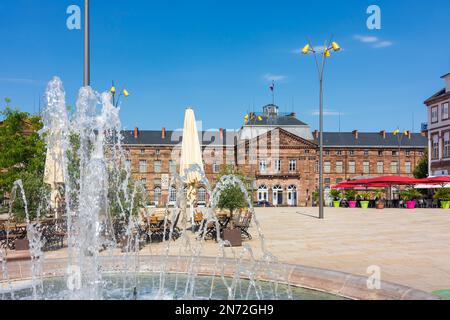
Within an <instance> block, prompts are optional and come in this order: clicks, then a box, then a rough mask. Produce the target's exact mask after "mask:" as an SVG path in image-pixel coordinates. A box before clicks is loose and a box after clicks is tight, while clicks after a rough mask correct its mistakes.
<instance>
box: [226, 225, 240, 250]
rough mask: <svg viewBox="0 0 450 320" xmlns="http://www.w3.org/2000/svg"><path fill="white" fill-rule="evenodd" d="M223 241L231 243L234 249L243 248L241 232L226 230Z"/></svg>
mask: <svg viewBox="0 0 450 320" xmlns="http://www.w3.org/2000/svg"><path fill="white" fill-rule="evenodd" d="M223 240H224V241H228V242H230V245H231V246H232V247H242V237H241V230H239V229H225V230H224V231H223Z"/></svg>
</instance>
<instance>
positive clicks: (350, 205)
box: [348, 201, 358, 209]
mask: <svg viewBox="0 0 450 320" xmlns="http://www.w3.org/2000/svg"><path fill="white" fill-rule="evenodd" d="M357 204H358V203H357V202H356V201H349V202H348V207H349V208H351V209H354V208H356V205H357Z"/></svg>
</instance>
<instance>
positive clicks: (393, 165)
mask: <svg viewBox="0 0 450 320" xmlns="http://www.w3.org/2000/svg"><path fill="white" fill-rule="evenodd" d="M391 173H398V162H397V161H392V162H391Z"/></svg>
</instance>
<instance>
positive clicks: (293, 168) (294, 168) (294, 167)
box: [289, 160, 297, 172]
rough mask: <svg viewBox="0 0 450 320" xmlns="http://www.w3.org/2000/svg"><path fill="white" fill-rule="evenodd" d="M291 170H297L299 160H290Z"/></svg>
mask: <svg viewBox="0 0 450 320" xmlns="http://www.w3.org/2000/svg"><path fill="white" fill-rule="evenodd" d="M289 171H290V172H295V171H297V160H289Z"/></svg>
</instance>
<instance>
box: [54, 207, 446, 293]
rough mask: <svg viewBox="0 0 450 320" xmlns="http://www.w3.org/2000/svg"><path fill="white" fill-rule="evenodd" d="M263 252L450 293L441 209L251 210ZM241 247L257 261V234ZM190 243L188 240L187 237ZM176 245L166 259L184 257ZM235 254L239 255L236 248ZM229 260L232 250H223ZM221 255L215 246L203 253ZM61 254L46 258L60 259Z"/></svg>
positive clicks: (156, 247) (158, 250)
mask: <svg viewBox="0 0 450 320" xmlns="http://www.w3.org/2000/svg"><path fill="white" fill-rule="evenodd" d="M256 213H257V217H258V220H259V221H260V223H261V227H262V230H263V232H264V235H265V238H266V243H267V248H268V250H269V251H270V252H272V253H273V254H274V255H276V256H277V258H278V259H279V260H280V261H281V262H285V263H292V264H300V265H305V266H311V267H319V268H325V269H332V270H337V271H342V272H348V273H352V274H357V275H367V269H368V267H369V266H379V267H380V268H381V276H382V280H384V281H390V282H395V283H398V284H402V285H406V286H410V287H413V288H416V289H421V290H424V291H427V292H433V291H436V290H443V289H450V210H447V211H444V210H440V209H417V210H402V209H385V210H373V209H372V210H370V209H369V210H365V211H364V210H361V209H327V210H326V219H325V220H319V219H317V218H316V217H317V209H316V208H277V209H276V208H260V209H256ZM251 233H252V235H253V236H254V239H253V240H252V241H246V242H245V243H244V244H248V245H250V246H251V248H252V249H253V250H254V253H255V256H256V258H261V256H262V255H261V252H262V251H261V246H260V243H261V241H260V240H259V237H258V236H257V234H258V233H257V231H256V228H255V227H254V226H253V227H252V228H251ZM190 239H191V240H192V243H193V242H194V241H193V240H194V239H193V235H190ZM181 243H182V241H181V239H180V240H178V241H177V242H175V243H171V247H170V253H171V254H178V253H180V252H181V253H183V252H184V251H183V250H184V249H185V248H184V247H181ZM165 249H166V246H165V245H164V244H151V245H147V246H146V247H145V248H143V249H142V251H141V254H144V255H146V254H164V252H165ZM233 250H235V252H236V253H239V252H240V251H241V250H242V249H240V248H235V249H233ZM226 253H227V255H228V256H229V257H231V254H232V252H231V249H226ZM218 254H220V252H219V250H218V246H217V244H216V243H215V242H214V241H208V242H207V243H206V244H205V246H204V248H203V251H202V255H205V256H217V255H218ZM64 255H65V250H61V251H57V252H52V253H47V259H51V258H56V257H62V256H64Z"/></svg>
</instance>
